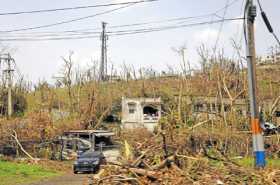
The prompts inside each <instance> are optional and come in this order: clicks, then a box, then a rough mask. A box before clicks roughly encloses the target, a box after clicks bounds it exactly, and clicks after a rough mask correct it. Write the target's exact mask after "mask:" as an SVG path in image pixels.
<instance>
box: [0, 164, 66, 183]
mask: <svg viewBox="0 0 280 185" xmlns="http://www.w3.org/2000/svg"><path fill="white" fill-rule="evenodd" d="M70 170H71V167H70V164H67V163H62V162H53V161H47V160H46V161H44V160H42V161H38V162H36V163H35V162H31V161H27V160H23V161H20V160H16V161H11V160H4V159H0V179H1V181H0V185H23V184H30V183H34V182H39V181H40V182H41V181H42V180H47V179H53V178H57V177H60V176H64V174H68V173H70Z"/></svg>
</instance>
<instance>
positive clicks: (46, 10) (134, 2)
mask: <svg viewBox="0 0 280 185" xmlns="http://www.w3.org/2000/svg"><path fill="white" fill-rule="evenodd" d="M153 1H158V0H142V1H129V2H120V3H109V4H99V5H88V6H76V7H67V8H55V9H42V10H31V11H21V12H6V13H0V16H6V15H21V14H34V13H46V12H57V11H67V10H79V9H88V8H99V7H109V6H118V5H127V4H138V3H145V2H153Z"/></svg>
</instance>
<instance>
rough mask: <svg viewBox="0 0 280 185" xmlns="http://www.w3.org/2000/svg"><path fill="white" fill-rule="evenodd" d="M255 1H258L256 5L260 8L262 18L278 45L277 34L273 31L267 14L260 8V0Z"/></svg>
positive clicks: (279, 41) (279, 42)
mask: <svg viewBox="0 0 280 185" xmlns="http://www.w3.org/2000/svg"><path fill="white" fill-rule="evenodd" d="M257 1H258V5H259V7H260V10H261V15H262V19H263V21H264V23H265V25H266V27H267V29H268V31H269V32H270V33H271V34H272V35H273V37H274V38H275V40H276V41H277V43H278V44H279V46H280V40H279V38H278V36H277V35H276V34H275V32H274V31H273V28H272V25H271V24H270V21H269V19H268V17H267V15H266V13H265V11H264V10H263V8H262V5H261V2H260V0H257Z"/></svg>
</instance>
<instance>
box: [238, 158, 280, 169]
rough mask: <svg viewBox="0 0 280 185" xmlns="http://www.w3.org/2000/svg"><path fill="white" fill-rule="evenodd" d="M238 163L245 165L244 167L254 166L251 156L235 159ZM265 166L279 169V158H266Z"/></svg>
mask: <svg viewBox="0 0 280 185" xmlns="http://www.w3.org/2000/svg"><path fill="white" fill-rule="evenodd" d="M235 161H236V162H237V163H238V164H240V165H242V166H245V167H253V166H254V159H253V158H249V157H247V158H242V159H236V160H235ZM266 163H267V167H270V168H279V169H280V159H267V160H266Z"/></svg>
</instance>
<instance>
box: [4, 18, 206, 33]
mask: <svg viewBox="0 0 280 185" xmlns="http://www.w3.org/2000/svg"><path fill="white" fill-rule="evenodd" d="M209 15H211V14H205V15H200V16H192V17H179V18H173V19H166V20H160V21H150V22H141V23H134V24H124V25H116V26H109V27H108V28H123V27H136V26H144V25H150V24H153V23H173V22H174V23H177V22H178V21H182V20H185V21H184V22H179V23H177V24H182V23H186V22H187V20H193V19H200V18H205V17H207V16H209ZM97 29H100V28H93V29H78V30H65V31H61V32H27V33H26V32H23V33H18V34H12V35H10V34H8V35H5V37H28V36H30V35H31V36H32V37H46V36H61V34H64V35H65V34H67V36H75V35H83V34H100V32H97V31H94V30H97Z"/></svg>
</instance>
